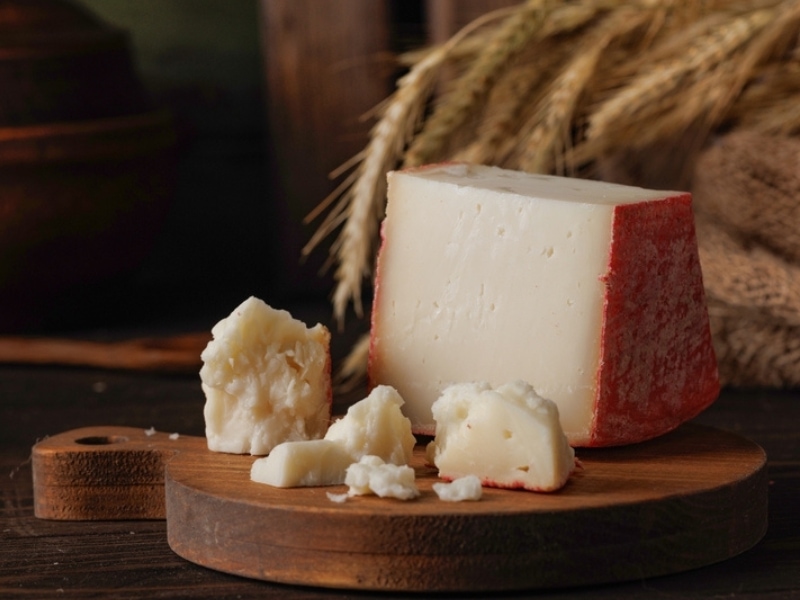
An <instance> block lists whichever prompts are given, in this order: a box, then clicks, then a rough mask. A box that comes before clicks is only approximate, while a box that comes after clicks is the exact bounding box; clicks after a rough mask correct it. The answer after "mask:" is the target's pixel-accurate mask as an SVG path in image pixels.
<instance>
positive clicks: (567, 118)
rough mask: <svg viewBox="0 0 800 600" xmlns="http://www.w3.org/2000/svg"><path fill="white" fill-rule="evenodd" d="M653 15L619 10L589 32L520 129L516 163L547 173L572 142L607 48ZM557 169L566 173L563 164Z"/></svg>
mask: <svg viewBox="0 0 800 600" xmlns="http://www.w3.org/2000/svg"><path fill="white" fill-rule="evenodd" d="M651 16H652V14H651V13H650V11H641V10H637V11H634V10H620V11H616V12H614V13H611V14H610V15H608V16H607V17H605V19H603V20H602V21H601V22H600V23H599V24H598V25H596V26H595V28H594V29H593V30H592V31H591V32H590V33H588V34H587V37H588V41H586V42H585V43H584V45H583V46H584V47H583V48H582V51H581V52H580V53H578V54H576V55H575V57H574V58H573V59H572V60H571V61H570V62H569V63H568V64H567V66H566V67H565V68H564V70H563V71H562V72H561V74H560V75H559V76H558V77H557V78H556V80H555V81H554V82H553V84H552V85H551V87H550V89H549V91H548V94H547V95H546V96H545V98H544V101H543V102H542V104H541V106H540V107H539V110H537V112H536V113H535V114H534V117H533V119H532V120H531V122H530V123H528V124H526V126H524V127H523V128H522V130H521V132H520V135H519V137H520V139H521V142H522V144H521V153H520V154H519V156H518V157H517V159H516V161H515V162H516V165H517V167H518V168H519V169H521V170H523V171H528V172H531V173H548V172H551V171H553V170H554V165H555V163H556V161H557V159H558V157H560V156H561V155H563V151H562V150H563V147H564V146H566V145H568V144H569V139H570V127H571V125H572V123H573V122H574V120H575V115H576V112H577V106H578V103H579V100H580V98H581V96H582V94H583V93H584V92H585V90H586V88H587V86H588V84H589V82H590V80H591V79H592V78H593V77H594V76H595V74H596V68H597V64H598V62H599V61H600V59H601V57H602V55H603V52H604V50H605V49H606V48H607V47H608V45H609V44H610V43H611V42H612V41H613V40H614V39H616V38H617V37H621V36H624V35H626V34H627V33H629V32H630V31H632V30H634V29H637V28H639V27H640V26H641V25H642V24H643V23H646V22H647V21H648V20H649V19H650V18H651ZM555 170H561V171H562V172H563V166H562V167H561V168H557V169H555Z"/></svg>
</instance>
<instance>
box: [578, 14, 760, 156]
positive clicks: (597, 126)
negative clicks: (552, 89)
mask: <svg viewBox="0 0 800 600" xmlns="http://www.w3.org/2000/svg"><path fill="white" fill-rule="evenodd" d="M774 16H775V13H774V11H772V10H768V9H763V10H757V11H754V12H752V13H749V14H745V15H743V16H740V17H737V18H735V19H733V20H732V21H730V22H727V23H725V24H724V25H722V26H720V27H715V28H713V29H712V30H711V31H710V32H709V33H708V34H707V35H704V36H701V37H699V38H697V39H696V40H695V42H694V43H693V44H692V45H691V46H690V47H689V48H687V49H686V51H685V53H684V54H682V55H681V56H680V57H678V58H673V59H671V60H669V61H666V64H661V65H658V64H656V65H650V66H649V70H648V72H645V73H642V74H640V75H638V76H635V77H634V78H633V80H632V81H631V82H630V83H629V84H628V85H627V86H626V87H624V88H623V89H622V90H621V91H620V92H619V93H617V94H615V95H614V96H612V97H611V98H610V99H609V100H607V101H606V102H604V103H603V104H602V105H601V106H600V107H599V108H598V109H597V111H595V112H594V114H592V115H591V116H590V118H589V127H588V130H587V134H586V139H587V142H588V143H589V148H592V151H593V152H592V153H595V154H597V153H600V152H602V151H604V150H606V149H607V148H606V145H607V143H608V140H613V139H617V138H618V137H619V136H615V135H613V132H614V131H615V130H618V129H619V128H620V124H621V123H624V124H626V125H627V126H628V127H639V126H644V125H646V124H647V123H648V121H649V120H651V119H653V118H654V117H655V116H656V115H657V114H658V113H659V112H663V107H664V104H665V102H670V101H677V100H678V99H677V93H676V92H677V91H678V90H680V89H682V88H683V87H686V86H687V83H689V82H691V81H693V80H696V79H697V78H700V77H702V76H703V74H705V73H708V72H709V71H711V70H712V69H713V67H714V66H715V65H717V64H719V63H720V62H722V61H724V60H725V59H726V58H727V57H728V56H729V55H730V54H731V53H732V52H733V51H735V50H736V49H738V48H739V47H740V46H742V45H743V44H745V43H746V42H747V41H748V40H750V39H751V38H752V37H753V36H754V35H755V34H756V33H757V32H758V31H759V30H760V29H762V28H763V27H765V26H766V25H767V24H768V23H769V22H770V21H771V19H773V18H774Z"/></svg>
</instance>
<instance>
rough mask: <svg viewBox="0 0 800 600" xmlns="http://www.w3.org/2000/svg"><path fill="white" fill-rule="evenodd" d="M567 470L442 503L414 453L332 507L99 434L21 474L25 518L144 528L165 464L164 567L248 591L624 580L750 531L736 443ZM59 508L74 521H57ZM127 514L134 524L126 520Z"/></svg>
mask: <svg viewBox="0 0 800 600" xmlns="http://www.w3.org/2000/svg"><path fill="white" fill-rule="evenodd" d="M90 441H91V442H92V443H89V442H90ZM580 459H581V461H582V463H583V469H582V470H580V471H579V472H578V473H576V474H575V475H574V476H573V477H572V478H571V480H570V481H569V483H568V484H567V486H566V487H565V488H564V489H563V490H561V491H560V492H558V493H554V494H535V493H527V492H520V491H508V490H496V489H486V490H485V494H484V498H483V499H482V500H481V501H480V502H472V503H469V502H467V503H456V504H451V503H445V502H442V501H440V500H439V499H438V498H437V497H436V496H435V494H434V492H433V491H432V489H431V485H432V483H433V482H435V481H437V478H436V473H435V471H434V470H432V469H431V468H429V467H427V466H426V465H425V464H424V457H423V448H422V447H418V448H417V450H416V452H415V457H414V461H413V463H412V464H413V466H414V467H415V470H416V472H417V482H418V485H419V487H420V490H421V492H422V496H421V497H420V498H419V499H418V500H415V501H411V502H400V501H396V500H386V499H379V498H376V497H358V498H350V499H348V500H347V501H346V502H345V503H343V504H339V503H334V502H332V501H331V500H330V499H329V498H328V496H327V494H326V492H329V491H330V492H333V493H341V492H344V491H346V487H345V486H331V487H328V488H319V487H316V488H296V489H279V488H272V487H270V486H266V485H263V484H257V483H253V482H251V481H250V478H249V472H250V465H251V464H252V461H253V460H254V458H253V457H250V456H239V455H228V454H221V453H213V452H209V451H208V450H207V449H206V448H205V440H203V439H202V438H197V437H191V436H180V437H179V438H178V439H170V438H169V436H167V435H166V434H160V433H159V434H155V435H146V433H145V432H144V431H143V430H138V429H132V428H102V427H101V428H86V429H81V430H78V431H77V432H67V433H65V434H60V435H58V436H54V437H52V438H49V439H48V440H45V441H44V442H40V443H39V444H37V446H36V447H35V448H34V454H33V471H34V492H35V497H36V503H35V505H36V510H37V515H50V517H49V518H94V517H93V516H92V514H91V513H92V511H95V510H96V511H98V513H97V514H98V515H99V516H100V518H121V517H119V516H117V517H109V516H108V515H109V513H108V512H106V509H105V508H104V507H106V506H108V505H111V504H115V505H116V506H118V507H119V508H120V510H124V511H127V513H126V514H127V516H125V517H124V518H157V517H158V516H160V515H161V514H162V513H161V512H160V511H161V510H162V506H160V505H158V493H157V491H155V490H154V488H155V487H157V486H156V485H155V484H154V479H155V478H156V476H157V475H158V471H159V468H162V469H163V465H164V464H166V475H165V481H166V490H165V491H163V490H161V498H164V497H166V507H165V508H166V518H167V536H168V541H169V544H170V547H171V548H172V549H173V550H174V551H175V552H176V553H177V554H178V555H180V556H182V557H184V558H186V559H188V560H190V561H192V562H195V563H197V564H200V565H203V566H206V567H210V568H212V569H216V570H220V571H223V572H227V573H232V574H236V575H242V576H245V577H250V578H254V579H263V580H269V581H277V582H284V583H294V584H302V585H312V586H321V587H332V588H347V589H370V590H384V591H385V590H397V591H423V590H426V591H467V590H470V591H477V590H494V591H498V590H514V589H529V588H550V587H562V586H573V585H583V584H593V583H602V582H612V581H624V580H629V579H636V578H640V577H647V576H653V575H660V574H665V573H673V572H677V571H683V570H686V569H691V568H695V567H698V566H701V565H706V564H710V563H713V562H717V561H720V560H724V559H726V558H730V557H731V556H734V555H736V554H739V553H741V552H743V551H745V550H747V549H748V548H750V547H751V546H753V545H754V544H755V543H756V542H757V541H758V540H759V539H761V537H762V536H763V535H764V532H765V531H766V525H767V479H766V468H765V466H766V457H765V455H764V452H763V451H762V450H761V448H760V447H759V446H757V445H756V444H753V443H751V442H749V441H747V440H745V439H743V438H741V437H739V436H737V435H734V434H730V433H726V432H722V431H719V430H716V429H713V428H708V427H702V426H696V425H687V426H684V427H682V428H681V429H679V430H678V431H676V432H673V433H672V434H669V435H667V436H664V437H662V438H659V439H657V440H653V441H651V442H648V443H645V444H640V445H637V446H628V447H622V448H608V449H601V450H593V451H586V450H584V451H581V452H580ZM139 462H141V463H142V466H141V468H137V467H136V466H135V465H136V464H137V463H139ZM70 481H72V482H73V485H70ZM90 488H91V489H90ZM92 490H94V492H93V491H92ZM126 491H127V492H129V493H130V497H129V498H128V499H127V501H125V500H124V497H125V493H126ZM95 492H96V494H95ZM104 494H109V495H108V500H109V501H106V502H103V501H101V498H102V496H103V495H104ZM70 502H75V503H77V504H78V505H79V510H78V511H77V512H76V513H69V511H67V510H66V506H67V505H69V504H70ZM137 503H143V504H146V505H148V506H149V511H150V512H147V513H146V514H145V516H142V517H138V516H137V515H136V512H135V510H131V506H132V505H135V504H137ZM56 507H58V508H56ZM69 514H73V516H66V515H69ZM77 514H79V515H81V516H75V515H77ZM576 565H583V567H582V568H580V569H578V568H576Z"/></svg>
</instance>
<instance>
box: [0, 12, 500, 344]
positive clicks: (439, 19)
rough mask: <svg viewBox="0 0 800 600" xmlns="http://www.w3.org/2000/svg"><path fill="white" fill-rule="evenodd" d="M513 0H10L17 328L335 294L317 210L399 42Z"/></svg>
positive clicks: (156, 321)
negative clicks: (311, 217)
mask: <svg viewBox="0 0 800 600" xmlns="http://www.w3.org/2000/svg"><path fill="white" fill-rule="evenodd" d="M513 3H514V2H512V1H509V0H461V1H458V2H457V1H456V0H236V1H233V2H230V1H225V0H13V1H12V0H0V77H5V78H7V79H6V81H7V82H8V81H12V82H16V84H15V85H16V87H14V86H13V85H12V86H11V87H9V86H8V85H2V82H1V81H0V88H2V89H4V90H5V92H0V94H8V96H6V98H7V99H8V102H6V103H5V104H4V106H6V109H4V112H3V114H0V118H3V119H4V121H3V122H2V123H0V194H2V197H0V333H8V332H11V333H17V332H36V333H38V332H53V331H74V330H91V329H97V328H100V329H102V328H109V327H120V326H123V327H125V326H130V327H135V326H136V325H138V324H142V323H147V324H152V325H155V326H158V325H160V324H163V323H173V324H174V326H175V327H176V328H181V327H182V326H183V323H186V324H195V323H205V322H206V321H208V320H209V319H210V322H211V323H213V322H214V321H215V320H216V319H217V318H221V317H222V316H225V315H226V314H228V313H229V312H230V310H232V308H234V307H235V306H236V305H237V304H238V303H239V302H241V301H242V300H244V298H245V297H247V296H249V295H251V294H252V295H256V296H259V297H261V298H263V299H264V300H266V301H267V302H269V303H271V304H273V305H276V306H280V305H284V304H287V303H296V302H304V301H310V302H317V301H323V302H324V301H326V300H327V298H328V296H329V294H330V292H331V291H332V280H331V273H330V271H328V272H326V273H322V266H323V263H324V261H325V259H326V258H327V246H325V245H324V246H323V247H321V248H319V249H318V250H317V251H316V252H315V253H314V254H313V255H312V256H311V257H310V258H309V259H307V260H305V261H301V258H300V249H301V248H302V246H303V245H304V244H305V243H306V241H307V240H308V238H309V236H310V235H311V233H312V232H313V230H314V228H315V227H316V225H317V224H318V222H319V221H317V222H314V223H311V224H304V223H303V222H302V221H303V218H304V216H305V215H306V214H308V212H309V211H310V210H311V209H312V208H314V207H315V206H316V205H317V203H319V202H320V201H321V200H322V199H323V198H324V197H325V196H326V195H327V194H328V193H329V192H330V191H331V190H332V189H333V187H334V182H332V181H331V180H330V179H329V177H328V173H329V172H330V171H331V170H333V169H335V168H336V167H337V166H339V165H340V164H341V163H342V162H343V161H344V160H346V159H348V158H349V157H350V156H352V155H354V154H355V153H357V152H358V151H359V150H361V149H362V148H363V146H364V144H365V142H366V136H367V132H368V129H369V126H370V124H371V123H370V122H369V121H368V120H364V119H363V118H362V117H363V115H364V114H365V113H366V112H367V111H369V110H370V109H371V108H373V107H374V106H375V105H376V104H377V103H378V102H380V101H381V100H382V99H383V98H385V97H386V95H388V94H389V93H390V92H391V90H392V87H393V84H394V80H395V78H396V77H397V76H398V74H399V71H398V69H397V67H396V64H395V62H394V60H393V56H395V55H396V53H397V52H399V51H402V50H406V49H409V48H413V47H418V46H419V45H421V44H423V43H426V42H427V41H429V40H431V39H441V38H443V37H446V36H448V35H450V34H451V33H452V32H453V31H454V29H455V28H456V27H457V26H459V25H461V24H464V23H466V22H467V21H468V20H471V19H472V18H474V17H475V16H477V15H478V14H481V13H482V12H484V11H486V10H488V9H490V8H493V7H496V6H501V5H508V4H513ZM93 19H96V21H97V22H93ZM108 26H110V27H111V28H112V29H113V30H114V32H115V33H114V35H111V34H110V33H108V32H107V31H106V28H107V27H108ZM99 30H102V31H103V34H102V35H100V34H98V31H99ZM119 34H122V36H121V37H120V35H119ZM112 55H113V60H112ZM123 55H127V59H129V61H130V65H129V66H130V69H131V72H130V73H129V72H127V71H126V69H125V64H124V63H125V59H126V56H123ZM3 57H5V58H3ZM3 61H5V66H3ZM87 64H88V65H89V66H88V67H87V66H86V65H87ZM137 86H139V87H137ZM13 94H16V95H17V97H13ZM28 94H30V95H31V97H33V98H35V101H31V100H30V98H28V97H27V96H26V95H28ZM140 95H141V98H140V97H139V96H140ZM76 98H77V99H76ZM14 102H16V105H15V104H14ZM70 102H72V103H73V106H70V107H67V104H69V103H70ZM40 105H41V106H42V107H45V108H46V110H45V109H42V110H40V111H38V112H37V111H36V110H34V108H36V109H38V108H39V107H40ZM9 107H10V108H9ZM15 107H16V108H15ZM20 107H22V109H20ZM48 111H49V112H48ZM59 111H60V112H59ZM164 114H166V115H167V118H166V119H164V118H163V117H164ZM98 124H99V125H98ZM119 124H121V125H119ZM120 127H121V129H120ZM4 145H5V147H4ZM95 204H97V205H102V207H103V208H101V209H99V213H100V214H98V211H97V209H96V208H95V207H94V205H95ZM142 206H144V208H141V207H142ZM42 215H44V216H42ZM87 238H91V239H90V243H85V242H86V239H87ZM3 240H5V241H3ZM187 326H188V325H187Z"/></svg>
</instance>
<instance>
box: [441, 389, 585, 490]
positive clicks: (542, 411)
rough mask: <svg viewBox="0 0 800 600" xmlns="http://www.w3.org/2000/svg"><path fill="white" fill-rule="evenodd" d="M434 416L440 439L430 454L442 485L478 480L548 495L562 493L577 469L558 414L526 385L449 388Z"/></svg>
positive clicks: (554, 408) (556, 409)
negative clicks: (444, 481)
mask: <svg viewBox="0 0 800 600" xmlns="http://www.w3.org/2000/svg"><path fill="white" fill-rule="evenodd" d="M432 412H433V418H434V420H435V421H436V437H435V438H434V440H433V441H432V442H431V443H430V444H429V445H428V448H427V454H428V460H429V461H430V462H432V463H433V464H434V465H436V467H437V468H438V469H439V476H440V477H441V478H443V479H447V480H453V479H457V478H459V477H464V476H466V475H475V476H477V477H478V478H479V479H480V480H481V482H482V483H483V485H486V486H490V487H499V488H522V489H526V490H530V491H540V492H545V491H554V490H557V489H559V488H561V487H562V486H563V485H564V484H565V483H566V481H567V479H568V478H569V475H570V473H572V471H573V470H574V468H575V452H574V450H573V449H572V448H571V447H570V446H569V443H568V442H567V437H566V435H565V434H564V430H563V429H562V428H561V424H560V422H559V417H558V408H557V407H556V405H555V403H554V402H552V401H550V400H547V399H545V398H542V397H541V396H539V395H538V394H537V393H536V392H535V391H534V389H533V387H532V386H531V385H530V384H528V383H526V382H524V381H513V382H511V383H507V384H505V385H501V386H499V387H497V388H496V389H494V388H492V387H491V386H490V385H489V384H488V383H486V382H476V383H461V384H455V385H451V386H449V387H448V388H446V389H445V390H444V392H443V393H442V395H441V396H440V397H439V398H438V399H437V400H436V402H434V404H433V406H432Z"/></svg>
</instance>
